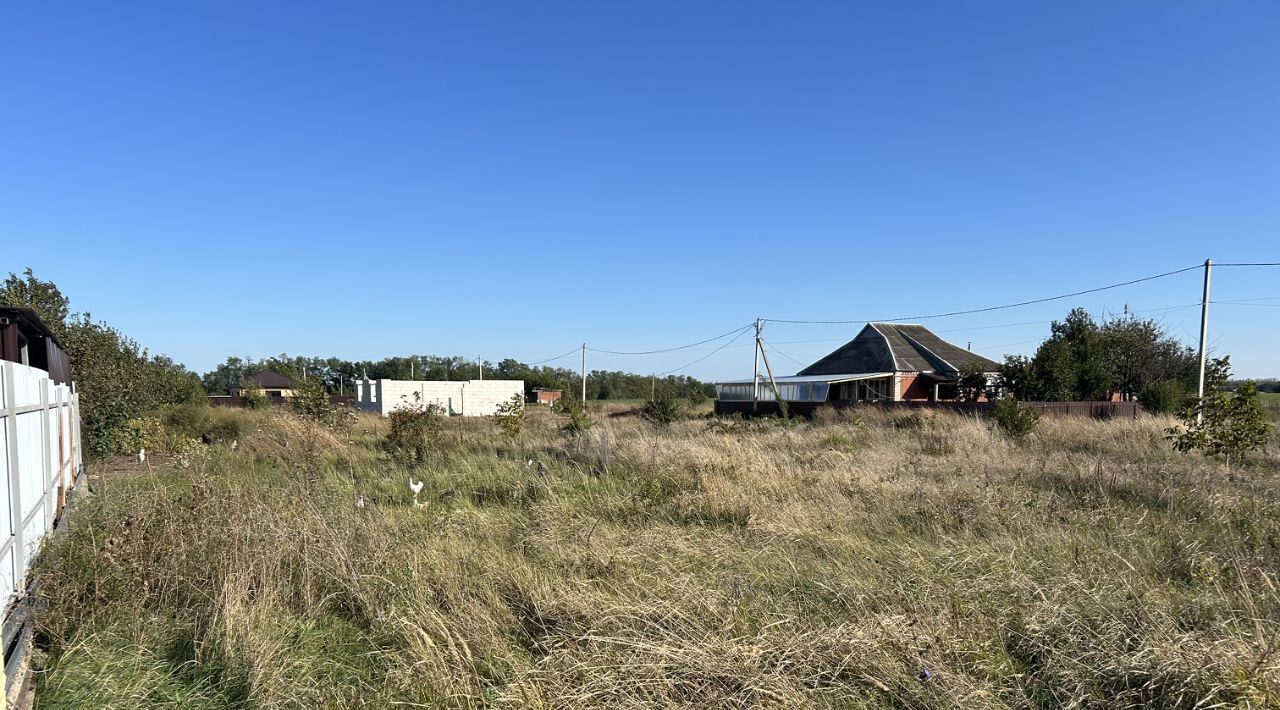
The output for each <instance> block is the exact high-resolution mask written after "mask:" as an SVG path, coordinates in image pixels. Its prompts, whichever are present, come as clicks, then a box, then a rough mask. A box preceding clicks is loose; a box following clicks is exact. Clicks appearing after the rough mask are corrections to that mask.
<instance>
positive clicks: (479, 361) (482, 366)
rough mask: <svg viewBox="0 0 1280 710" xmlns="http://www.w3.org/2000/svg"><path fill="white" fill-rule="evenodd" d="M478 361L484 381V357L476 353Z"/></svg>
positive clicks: (481, 379) (481, 377)
mask: <svg viewBox="0 0 1280 710" xmlns="http://www.w3.org/2000/svg"><path fill="white" fill-rule="evenodd" d="M476 363H477V364H478V365H480V381H481V382H484V358H483V357H481V356H479V355H476Z"/></svg>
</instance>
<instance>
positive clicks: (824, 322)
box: [765, 264, 1280, 325]
mask: <svg viewBox="0 0 1280 710" xmlns="http://www.w3.org/2000/svg"><path fill="white" fill-rule="evenodd" d="M1278 265H1280V264H1278ZM1203 266H1204V265H1203V264H1196V265H1194V266H1188V267H1185V268H1182V269H1175V270H1173V271H1166V272H1164V273H1162V274H1155V275H1153V276H1144V277H1142V278H1140V279H1133V280H1131V281H1123V282H1121V283H1115V284H1110V285H1108V286H1099V287H1097V288H1089V289H1085V290H1083V291H1075V292H1073V293H1064V294H1061V295H1058V296H1049V297H1047V298H1035V299H1032V300H1030V301H1020V302H1018V303H1006V304H1004V305H1000V306H987V307H986V308H971V309H969V310H964V311H951V312H950V313H931V314H929V315H922V316H903V317H901V318H882V319H873V320H868V319H859V320H793V319H784V318H766V319H765V321H767V322H769V323H797V324H809V325H849V324H852V323H870V322H883V323H892V322H895V321H909V320H928V319H931V318H948V317H951V316H963V315H969V314H972V313H989V312H991V311H999V310H1003V309H1006V308H1018V307H1020V306H1030V305H1034V304H1037V303H1048V302H1050V301H1060V300H1062V299H1064V298H1072V297H1075V296H1083V295H1085V294H1089V293H1098V292H1099V291H1107V290H1110V289H1113V288H1120V287H1122V286H1132V285H1134V284H1139V283H1142V282H1144V281H1154V280H1156V279H1162V278H1165V277H1166V276H1174V275H1176V274H1181V273H1186V272H1188V271H1192V270H1194V269H1199V268H1203ZM1250 266H1263V264H1250Z"/></svg>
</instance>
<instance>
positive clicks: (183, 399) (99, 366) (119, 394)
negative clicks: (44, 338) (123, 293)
mask: <svg viewBox="0 0 1280 710" xmlns="http://www.w3.org/2000/svg"><path fill="white" fill-rule="evenodd" d="M0 303H3V304H5V305H12V306H20V307H26V308H31V309H33V310H35V312H36V314H37V315H39V316H40V319H41V320H42V321H44V323H45V325H47V326H49V329H50V330H51V331H52V332H53V333H54V336H55V337H56V338H57V339H58V342H60V343H61V344H62V347H63V348H64V349H65V350H66V352H67V355H68V357H69V358H70V359H71V371H72V376H73V379H74V381H75V383H76V389H77V391H78V392H79V393H80V419H81V433H82V435H83V436H84V444H85V451H86V452H87V453H88V454H89V455H90V456H91V457H102V456H107V455H110V454H112V453H114V452H115V451H116V450H117V449H118V448H119V447H120V446H121V445H122V444H121V443H120V440H121V438H122V437H125V436H129V435H131V434H128V433H127V426H128V422H129V421H130V420H131V419H133V418H135V417H137V416H139V415H142V414H145V413H147V412H151V411H154V410H156V409H159V408H161V407H164V406H167V405H173V404H186V403H192V404H203V403H205V402H206V400H205V398H204V392H203V391H202V389H201V387H200V382H199V380H198V379H197V378H196V376H195V375H194V374H193V373H191V372H188V371H187V369H186V368H184V367H183V366H182V365H180V364H178V363H176V362H174V361H173V360H170V359H169V358H167V357H163V356H152V355H150V354H149V353H148V352H147V351H146V349H145V348H143V347H142V346H141V345H139V344H138V343H137V342H136V341H134V340H132V339H130V338H128V337H126V336H125V335H124V334H122V333H121V332H120V331H118V330H116V329H115V328H112V327H111V326H109V325H107V324H106V323H103V322H100V321H94V320H93V318H92V316H90V315H89V314H88V313H81V314H72V313H71V301H70V300H69V299H68V298H67V297H66V296H64V295H63V294H62V292H61V291H60V290H59V289H58V287H57V286H56V285H55V284H54V283H52V282H50V281H41V280H40V279H39V278H37V277H36V276H35V274H34V273H32V271H31V269H27V270H26V271H24V272H23V275H22V276H21V277H19V276H17V275H16V274H9V276H8V278H6V279H5V280H4V281H3V283H0Z"/></svg>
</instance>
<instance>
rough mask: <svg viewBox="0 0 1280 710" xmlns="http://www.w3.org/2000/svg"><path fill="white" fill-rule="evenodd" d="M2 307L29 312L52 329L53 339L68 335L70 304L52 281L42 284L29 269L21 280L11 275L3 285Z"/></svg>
mask: <svg viewBox="0 0 1280 710" xmlns="http://www.w3.org/2000/svg"><path fill="white" fill-rule="evenodd" d="M0 303H3V304H4V305H7V306H19V307H22V308H30V309H32V310H34V311H35V312H36V315H37V316H39V317H40V320H42V321H44V323H45V325H47V326H49V330H51V331H53V336H54V337H55V338H57V339H58V340H62V339H63V337H64V336H65V335H66V321H67V318H68V317H69V316H70V314H71V301H70V300H69V299H68V298H67V297H66V296H64V295H62V291H60V290H58V287H57V286H56V285H55V284H54V283H53V282H52V281H41V280H40V279H38V278H36V275H35V274H34V273H32V272H31V268H30V267H28V268H27V270H26V271H23V272H22V276H18V275H17V274H13V273H10V274H9V276H8V278H6V279H5V280H4V282H3V283H0Z"/></svg>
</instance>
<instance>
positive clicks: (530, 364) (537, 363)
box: [525, 348, 580, 366]
mask: <svg viewBox="0 0 1280 710" xmlns="http://www.w3.org/2000/svg"><path fill="white" fill-rule="evenodd" d="M579 349H580V348H574V349H572V350H570V351H569V352H567V353H565V354H563V355H556V356H555V357H549V358H547V359H546V360H539V361H537V362H529V363H525V364H527V365H529V366H533V365H541V364H543V363H544V362H553V361H555V360H559V359H560V358H563V357H569V356H570V355H572V354H574V353H576V352H578V350H579Z"/></svg>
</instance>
